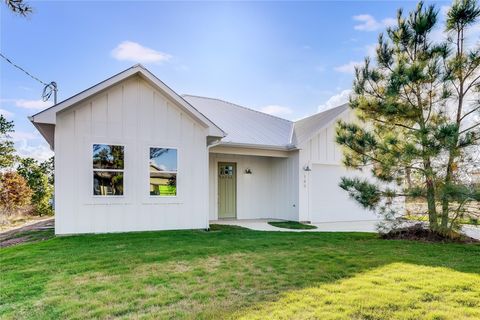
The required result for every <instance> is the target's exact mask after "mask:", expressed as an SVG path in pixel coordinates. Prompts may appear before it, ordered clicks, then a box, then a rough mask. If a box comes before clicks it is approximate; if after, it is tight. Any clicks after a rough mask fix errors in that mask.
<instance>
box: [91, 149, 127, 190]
mask: <svg viewBox="0 0 480 320" xmlns="http://www.w3.org/2000/svg"><path fill="white" fill-rule="evenodd" d="M123 173H124V147H123V146H114V145H108V144H94V145H93V195H95V196H123Z"/></svg>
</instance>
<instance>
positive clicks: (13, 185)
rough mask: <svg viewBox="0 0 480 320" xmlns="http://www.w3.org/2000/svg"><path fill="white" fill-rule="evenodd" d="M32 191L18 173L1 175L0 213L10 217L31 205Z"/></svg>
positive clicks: (9, 172) (10, 172)
mask: <svg viewBox="0 0 480 320" xmlns="http://www.w3.org/2000/svg"><path fill="white" fill-rule="evenodd" d="M32 193H33V192H32V189H30V187H29V186H28V184H27V181H26V180H25V179H24V178H23V177H22V176H21V175H19V174H18V173H16V172H13V171H7V172H4V173H0V213H1V214H2V215H3V216H9V215H12V214H14V213H16V212H17V211H18V210H19V209H20V208H23V207H25V206H27V205H29V204H30V200H31V198H32Z"/></svg>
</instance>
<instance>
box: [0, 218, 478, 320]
mask: <svg viewBox="0 0 480 320" xmlns="http://www.w3.org/2000/svg"><path fill="white" fill-rule="evenodd" d="M0 261H1V263H0V288H1V290H0V318H2V319H59V318H62V319H64V318H70V319H98V318H121V319H128V318H142V319H158V318H160V319H164V318H175V319H225V318H235V319H238V318H241V319H292V318H295V319H455V320H459V319H479V318H480V298H479V297H480V264H479V261H480V246H479V245H477V244H467V245H466V244H455V243H449V244H435V243H421V242H413V241H399V240H381V239H379V238H378V237H377V236H376V235H374V234H368V233H321V232H307V233H295V232H270V233H269V232H258V231H251V230H245V229H241V228H231V227H227V226H212V229H211V231H209V232H206V231H165V232H143V233H129V234H105V235H83V236H71V237H57V238H54V239H50V240H46V241H41V242H36V243H30V244H22V245H18V246H13V247H8V248H4V249H0Z"/></svg>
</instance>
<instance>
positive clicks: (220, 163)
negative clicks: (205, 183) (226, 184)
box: [215, 160, 238, 220]
mask: <svg viewBox="0 0 480 320" xmlns="http://www.w3.org/2000/svg"><path fill="white" fill-rule="evenodd" d="M215 162H216V175H215V181H216V183H215V189H216V192H215V193H216V200H217V201H216V209H217V210H216V213H217V219H218V220H221V219H237V214H238V212H237V208H238V206H237V200H238V197H237V195H238V181H237V178H238V175H237V169H238V164H237V162H236V161H222V160H219V161H215ZM222 164H233V165H234V167H235V169H234V176H235V213H234V216H233V217H227V218H221V217H220V210H219V207H220V188H219V183H220V179H219V178H218V175H219V167H220V165H222Z"/></svg>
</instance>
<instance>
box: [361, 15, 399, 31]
mask: <svg viewBox="0 0 480 320" xmlns="http://www.w3.org/2000/svg"><path fill="white" fill-rule="evenodd" d="M353 20H355V21H358V22H359V24H356V25H355V26H354V27H353V28H354V29H355V30H359V31H377V30H380V29H383V28H386V27H390V26H393V25H395V24H396V22H397V21H396V20H395V19H394V18H385V19H383V20H381V21H378V20H377V19H375V18H374V17H373V16H372V15H369V14H359V15H356V16H353Z"/></svg>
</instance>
